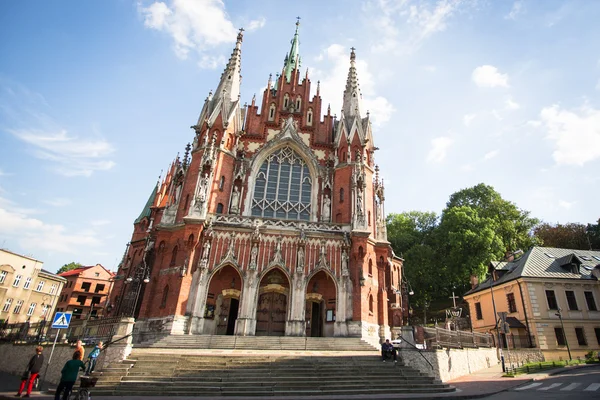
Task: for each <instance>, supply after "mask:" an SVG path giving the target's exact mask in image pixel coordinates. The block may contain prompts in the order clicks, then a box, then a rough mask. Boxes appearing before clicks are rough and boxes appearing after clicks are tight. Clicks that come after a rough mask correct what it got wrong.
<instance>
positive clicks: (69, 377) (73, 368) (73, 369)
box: [54, 351, 85, 400]
mask: <svg viewBox="0 0 600 400" xmlns="http://www.w3.org/2000/svg"><path fill="white" fill-rule="evenodd" d="M79 370H82V371H84V370H85V364H84V363H83V361H81V354H80V353H79V352H78V351H76V352H75V354H73V359H72V360H69V361H67V362H66V363H65V366H64V367H63V369H62V370H61V371H60V373H61V376H60V383H59V384H58V387H57V388H56V394H55V395H54V400H60V393H61V392H62V391H63V390H64V394H63V397H62V400H67V399H68V398H69V395H70V394H71V390H73V385H75V381H77V375H78V374H79Z"/></svg>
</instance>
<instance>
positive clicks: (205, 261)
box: [198, 240, 210, 269]
mask: <svg viewBox="0 0 600 400" xmlns="http://www.w3.org/2000/svg"><path fill="white" fill-rule="evenodd" d="M209 253H210V240H207V241H205V242H204V245H203V246H202V258H201V259H200V262H199V263H198V266H199V267H200V269H205V268H206V267H208V255H209Z"/></svg>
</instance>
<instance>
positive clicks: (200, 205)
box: [196, 173, 208, 211]
mask: <svg viewBox="0 0 600 400" xmlns="http://www.w3.org/2000/svg"><path fill="white" fill-rule="evenodd" d="M207 190H208V174H207V173H204V176H202V178H200V182H199V184H198V194H197V196H196V208H197V209H198V210H200V211H201V210H202V209H204V203H205V202H206V192H207Z"/></svg>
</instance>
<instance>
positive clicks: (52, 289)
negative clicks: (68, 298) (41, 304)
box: [50, 283, 56, 294]
mask: <svg viewBox="0 0 600 400" xmlns="http://www.w3.org/2000/svg"><path fill="white" fill-rule="evenodd" d="M54 292H56V283H53V284H52V286H50V294H54Z"/></svg>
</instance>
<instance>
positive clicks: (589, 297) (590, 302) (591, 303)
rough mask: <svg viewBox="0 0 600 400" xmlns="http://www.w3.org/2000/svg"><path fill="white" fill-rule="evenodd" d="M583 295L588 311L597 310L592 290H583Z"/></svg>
mask: <svg viewBox="0 0 600 400" xmlns="http://www.w3.org/2000/svg"><path fill="white" fill-rule="evenodd" d="M583 294H584V295H585V302H586V303H587V307H588V310H590V311H598V307H596V300H595V299H594V293H593V292H583Z"/></svg>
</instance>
